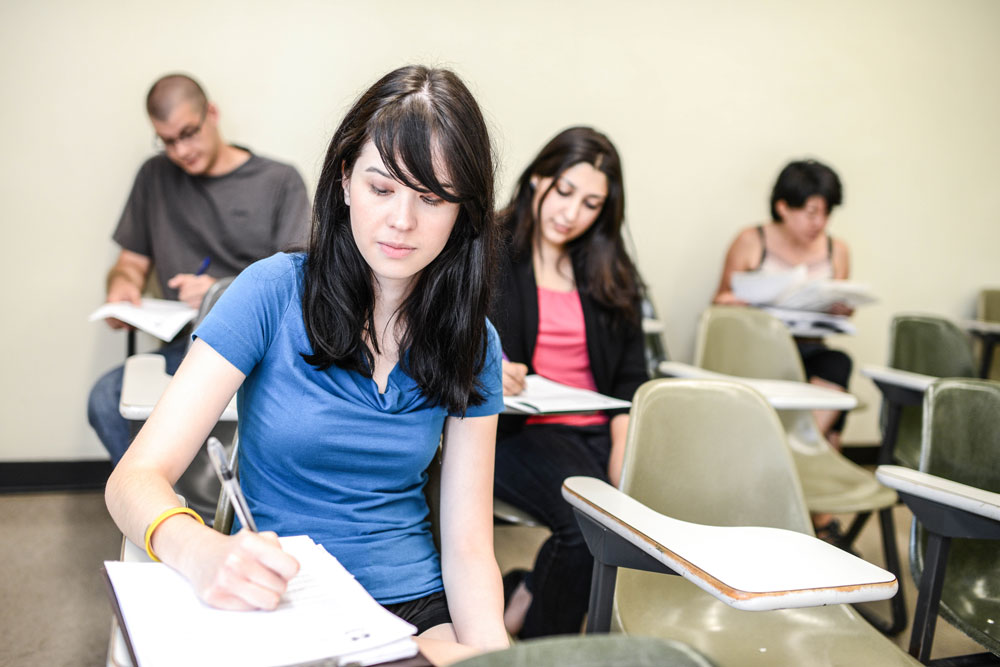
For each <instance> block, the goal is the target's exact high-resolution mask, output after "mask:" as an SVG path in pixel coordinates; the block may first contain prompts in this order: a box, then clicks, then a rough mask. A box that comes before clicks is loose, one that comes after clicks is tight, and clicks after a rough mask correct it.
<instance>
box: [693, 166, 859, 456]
mask: <svg viewBox="0 0 1000 667" xmlns="http://www.w3.org/2000/svg"><path fill="white" fill-rule="evenodd" d="M841 199H842V191H841V185H840V179H839V178H838V177H837V174H836V173H835V172H834V171H833V170H832V169H830V168H829V167H827V166H826V165H824V164H821V163H819V162H816V161H815V160H806V161H801V162H791V163H789V164H788V165H786V166H785V168H784V169H782V171H781V174H780V175H779V176H778V180H777V182H776V183H775V185H774V189H773V190H772V192H771V220H772V221H771V222H769V223H767V224H762V225H756V226H751V227H747V228H745V229H743V230H742V231H740V233H739V234H738V235H737V237H736V239H735V240H734V241H733V243H732V245H731V246H730V247H729V252H728V253H727V254H726V262H725V265H724V266H723V268H722V278H721V279H720V281H719V287H718V289H717V290H716V293H715V298H714V299H713V300H712V301H713V303H716V304H729V305H746V304H745V303H743V302H742V301H740V300H739V299H737V298H736V297H735V296H734V295H733V291H732V285H731V282H730V281H731V278H732V275H733V273H734V272H736V271H763V272H765V273H778V272H784V271H789V270H791V269H793V268H794V267H797V266H800V265H803V264H804V265H805V266H806V271H807V275H808V277H809V278H811V279H822V278H835V279H838V280H845V279H847V278H848V277H849V275H850V261H849V257H848V251H847V244H845V243H844V242H843V241H841V240H840V239H835V238H833V237H832V236H830V235H829V234H828V233H827V231H826V227H827V224H828V223H829V220H830V213H831V211H832V210H833V209H834V208H835V207H836V206H838V205H839V204H840V203H841ZM831 312H833V313H837V314H843V315H849V314H850V313H851V309H850V308H848V307H847V306H846V305H844V304H836V305H835V306H834V307H833V308H832V309H831ZM796 342H797V343H798V346H799V352H800V354H801V355H802V361H803V365H804V366H805V367H806V376H807V377H808V378H809V381H810V382H813V383H815V384H819V385H824V386H828V387H831V388H835V389H840V390H845V389H846V388H847V380H848V378H849V377H850V373H851V360H850V358H849V357H848V356H847V355H846V354H844V353H843V352H840V351H838V350H831V349H829V348H827V347H826V346H825V345H824V344H823V343H822V341H820V340H819V339H806V340H803V339H799V340H797V341H796ZM816 418H817V421H818V422H819V425H820V428H821V429H822V430H823V432H824V433H825V434H826V436H827V438H828V439H829V440H830V442H831V444H833V445H834V446H836V447H839V445H840V433H841V430H842V429H843V423H844V414H843V413H841V412H835V411H818V412H817V414H816Z"/></svg>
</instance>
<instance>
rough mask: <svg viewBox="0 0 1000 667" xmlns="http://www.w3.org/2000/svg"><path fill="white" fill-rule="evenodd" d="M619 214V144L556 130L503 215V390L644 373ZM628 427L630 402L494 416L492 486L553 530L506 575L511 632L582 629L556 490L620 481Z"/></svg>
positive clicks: (569, 519) (574, 531) (579, 585)
mask: <svg viewBox="0 0 1000 667" xmlns="http://www.w3.org/2000/svg"><path fill="white" fill-rule="evenodd" d="M624 210H625V195H624V188H623V186H622V170H621V162H620V160H619V157H618V151H617V150H616V149H615V147H614V145H613V144H612V143H611V142H610V141H609V140H608V138H607V137H606V136H604V135H603V134H601V133H599V132H597V131H595V130H593V129H591V128H587V127H574V128H570V129H567V130H564V131H563V132H561V133H559V134H558V135H556V137H555V138H553V139H552V140H551V141H550V142H549V143H548V144H547V145H546V146H545V148H543V149H542V151H541V152H540V153H539V154H538V156H537V157H536V158H535V159H534V161H532V163H531V164H530V165H528V168H527V169H525V171H524V173H523V174H522V175H521V177H520V179H519V180H518V183H517V187H516V190H515V194H514V197H513V199H512V200H511V203H510V205H509V206H508V207H507V208H506V209H505V210H504V211H503V212H502V213H501V219H502V222H503V224H504V228H505V230H506V232H507V234H508V235H509V253H508V257H507V258H506V262H504V263H503V268H502V275H501V283H500V292H499V295H498V298H497V303H496V304H495V306H494V312H493V315H492V316H491V319H492V320H493V322H494V324H495V325H496V327H497V329H498V331H499V332H500V340H501V343H502V345H503V349H504V354H505V357H506V360H505V361H504V364H503V385H504V393H505V394H508V395H511V394H517V393H520V392H521V391H522V390H523V388H524V378H525V376H526V375H527V374H528V373H538V374H539V375H543V376H545V377H548V378H550V379H553V380H556V381H558V382H562V383H564V384H569V385H573V386H577V387H583V388H586V389H592V390H595V391H598V392H600V393H602V394H607V395H609V396H614V397H616V398H622V399H625V400H631V399H632V395H633V394H634V393H635V390H636V389H637V388H638V387H639V385H640V384H642V383H643V382H645V381H646V379H647V375H646V367H645V363H644V358H643V337H642V327H641V314H640V306H641V282H640V279H639V275H638V273H637V271H636V269H635V266H634V265H633V263H632V261H631V259H630V258H629V257H628V254H627V253H626V252H625V245H624V241H623V239H622V235H621V231H622V221H623V219H624ZM627 430H628V413H627V412H626V411H609V412H603V413H591V414H584V415H550V416H538V417H531V418H527V419H526V418H523V417H504V418H502V419H501V424H500V434H499V439H498V444H497V458H496V475H495V479H496V487H495V493H496V495H497V496H498V497H499V498H501V499H503V500H505V501H507V502H509V503H511V504H513V505H515V506H517V507H520V508H522V509H524V510H526V511H527V512H530V513H531V514H532V515H534V516H536V517H538V518H539V519H540V520H542V521H543V522H545V523H546V524H547V525H548V526H549V528H550V529H551V530H552V535H551V536H550V538H549V539H548V540H547V541H546V542H545V544H544V545H542V548H541V549H540V550H539V553H538V556H537V557H536V560H535V566H534V569H533V571H532V572H531V573H525V572H523V571H515V572H512V573H510V574H508V575H507V577H505V581H504V590H505V598H506V600H507V605H506V609H505V613H504V622H505V624H506V626H507V629H508V631H510V632H511V634H514V635H519V636H520V637H523V638H528V637H536V636H541V635H550V634H564V633H577V632H579V630H580V625H581V623H582V620H583V615H584V613H585V611H586V608H587V600H588V597H589V589H590V576H591V567H592V560H591V557H590V553H589V551H588V550H587V546H586V544H585V543H584V541H583V537H582V535H581V534H580V529H579V526H578V525H577V523H576V519H575V518H574V516H573V512H572V510H571V508H570V506H569V505H568V504H567V503H566V501H565V500H563V498H562V496H561V492H560V488H561V486H562V482H563V480H564V479H566V478H567V477H570V476H573V475H588V476H592V477H598V478H600V479H605V480H608V481H610V482H611V483H612V484H616V485H617V484H618V480H619V476H620V473H621V464H622V457H623V454H624V448H625V435H626V432H627Z"/></svg>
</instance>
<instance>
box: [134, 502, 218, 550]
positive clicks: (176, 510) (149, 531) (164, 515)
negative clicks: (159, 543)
mask: <svg viewBox="0 0 1000 667" xmlns="http://www.w3.org/2000/svg"><path fill="white" fill-rule="evenodd" d="M176 514H190V515H191V516H193V517H194V518H195V519H197V520H198V523H200V524H201V525H203V526H204V525H205V520H204V519H202V518H201V517H200V516H199V515H198V513H197V512H195V511H194V510H193V509H191V508H190V507H171V508H170V509H168V510H165V511H164V512H161V513H160V516H158V517H156V518H155V519H153V523H151V524H149V527H148V528H146V553H147V554H149V557H150V558H152V559H153V562H154V563H159V562H160V559H159V558H157V557H156V554H155V553H153V531H155V530H156V529H157V528H159V527H160V524H161V523H163V522H164V521H166V520H167V519H169V518H170V517H172V516H174V515H176Z"/></svg>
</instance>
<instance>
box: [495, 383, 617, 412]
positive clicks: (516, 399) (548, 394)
mask: <svg viewBox="0 0 1000 667" xmlns="http://www.w3.org/2000/svg"><path fill="white" fill-rule="evenodd" d="M503 402H504V405H505V406H506V407H507V409H508V410H509V411H512V412H523V413H528V414H549V413H556V412H564V413H573V412H596V411H597V410H614V409H615V408H627V407H630V406H631V405H632V404H631V403H629V402H628V401H623V400H620V399H617V398H611V397H610V396H605V395H604V394H598V393H597V392H596V391H589V390H587V389H579V388H577V387H570V386H567V385H564V384H560V383H559V382H555V381H553V380H549V379H548V378H543V377H542V376H541V375H529V376H528V377H527V378H525V382H524V391H522V392H521V393H520V394H518V395H517V396H504V397H503Z"/></svg>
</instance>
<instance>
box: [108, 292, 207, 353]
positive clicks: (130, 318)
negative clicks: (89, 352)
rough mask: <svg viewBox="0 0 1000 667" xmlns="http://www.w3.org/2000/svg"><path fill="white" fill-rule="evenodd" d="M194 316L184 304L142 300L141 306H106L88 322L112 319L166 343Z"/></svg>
mask: <svg viewBox="0 0 1000 667" xmlns="http://www.w3.org/2000/svg"><path fill="white" fill-rule="evenodd" d="M197 314H198V311H197V310H195V309H194V308H192V307H191V306H189V305H187V304H186V303H184V302H183V301H169V300H167V299H143V300H142V305H141V306H136V305H133V304H131V303H129V302H128V301H119V302H117V303H106V304H104V305H103V306H101V307H100V308H98V309H97V310H95V311H94V312H92V313H91V314H90V317H89V318H88V319H89V320H90V321H91V322H93V321H95V320H103V319H106V318H108V317H113V318H115V319H118V320H121V321H122V322H125V323H127V324H131V325H132V326H134V327H135V328H137V329H141V330H142V331H145V332H146V333H148V334H150V335H153V336H156V337H157V338H159V339H160V340H162V341H165V342H167V343H169V342H170V341H172V340H173V339H174V337H175V336H176V335H177V333H178V332H179V331H180V330H181V329H183V328H184V325H185V324H187V323H188V322H190V321H191V320H193V319H194V318H195V316H196V315H197Z"/></svg>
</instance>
